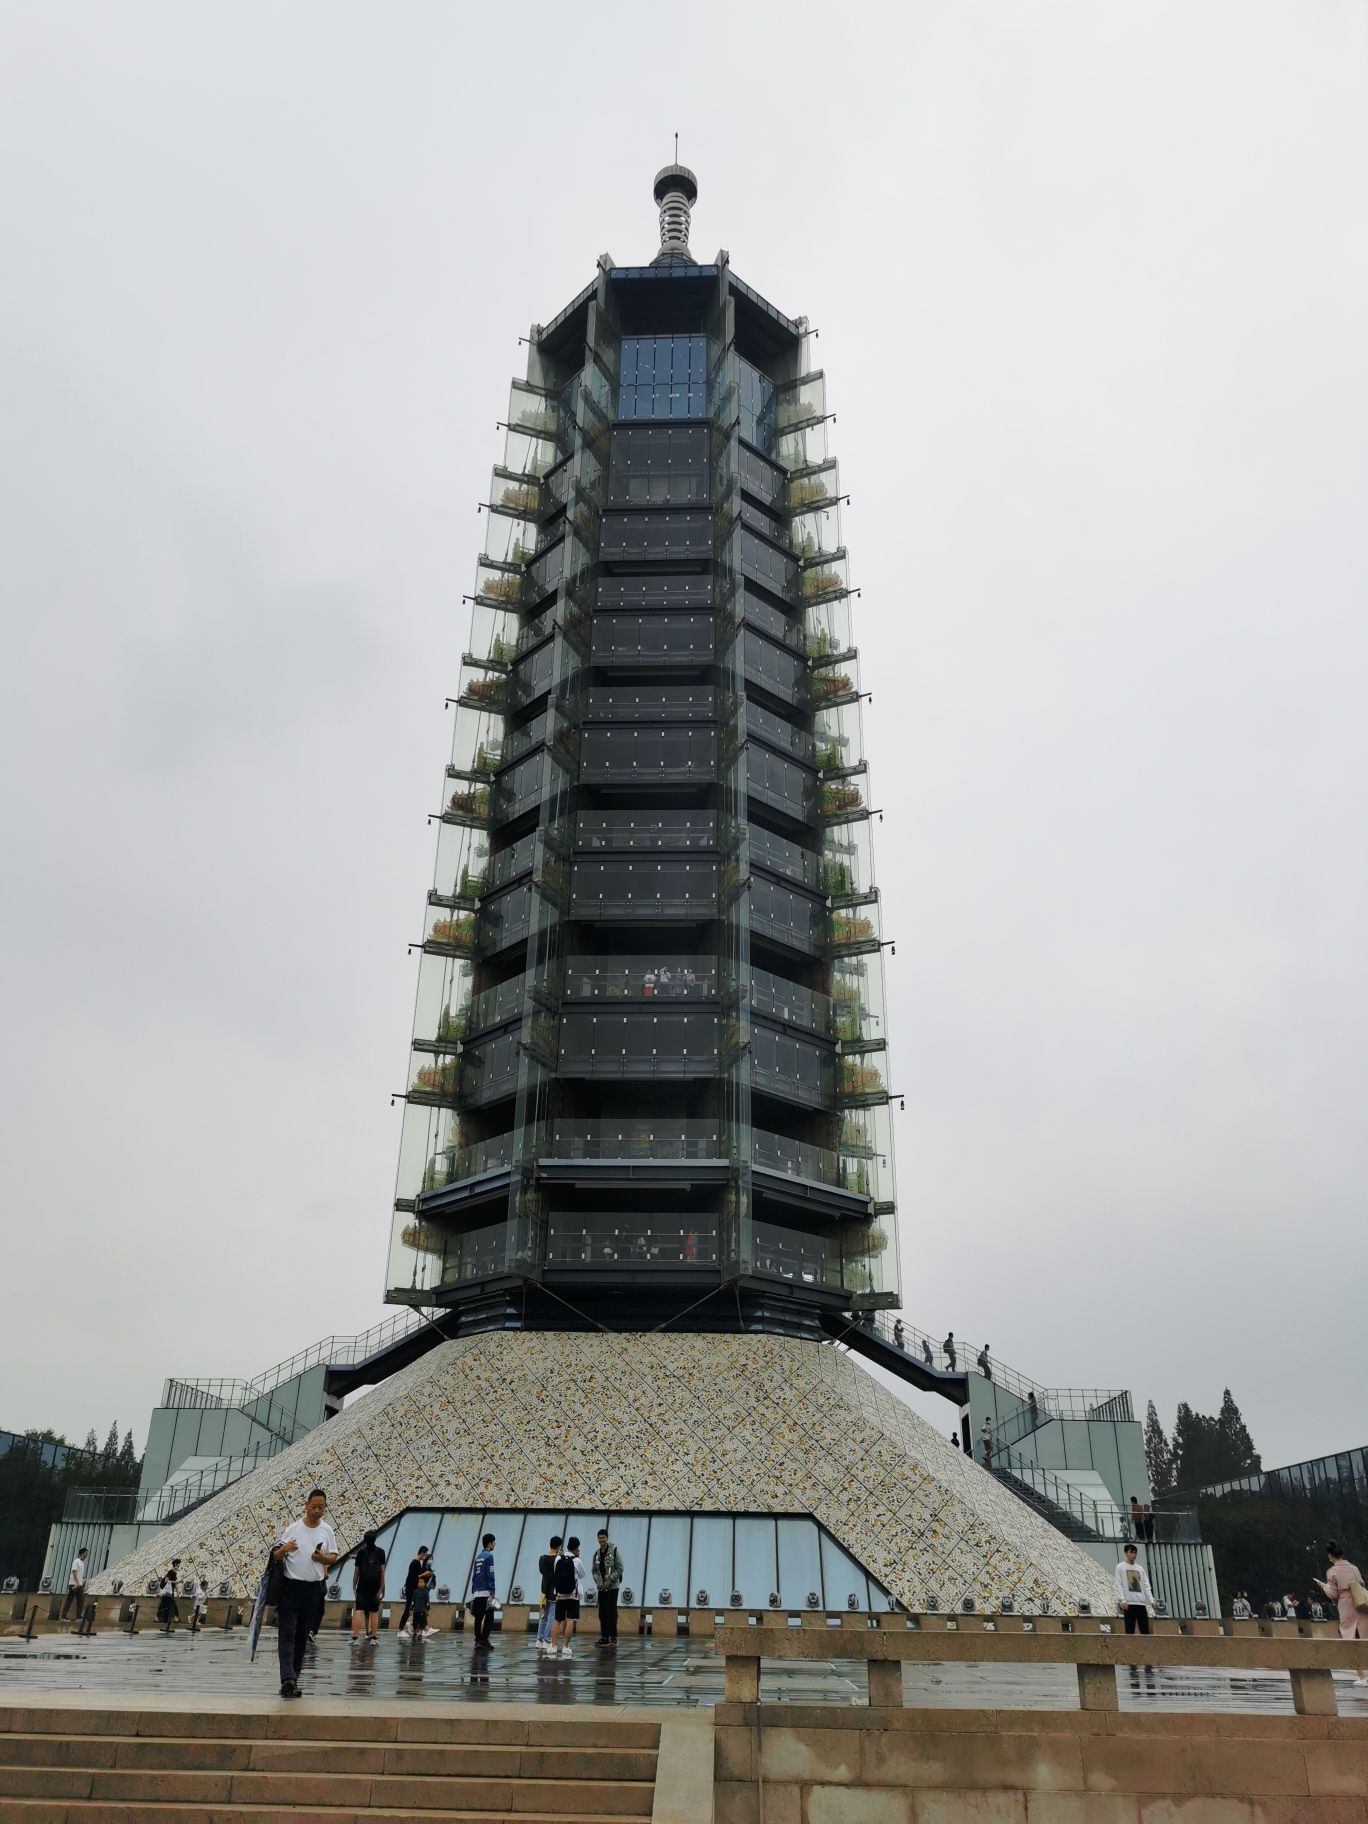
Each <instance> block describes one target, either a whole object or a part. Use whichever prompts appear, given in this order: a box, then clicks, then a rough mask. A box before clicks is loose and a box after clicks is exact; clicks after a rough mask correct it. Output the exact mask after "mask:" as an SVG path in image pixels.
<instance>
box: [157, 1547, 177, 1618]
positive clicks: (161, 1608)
mask: <svg viewBox="0 0 1368 1824" xmlns="http://www.w3.org/2000/svg"><path fill="white" fill-rule="evenodd" d="M179 1588H180V1559H179V1558H173V1559H172V1560H171V1562H170V1564H169V1565H168V1566H167V1567H166V1569H165V1570H164V1571H163V1572H162V1580H161V1590H160V1592H159V1594H160V1597H161V1600H160V1602H158V1604H157V1620H158V1621H159V1622H160V1624H161V1625H162V1627H164V1628H170V1627H173V1626H174V1625H175V1623H176V1622H178V1621H179V1620H180V1604H179V1603H178V1602H177V1600H176V1591H177V1590H178V1589H179Z"/></svg>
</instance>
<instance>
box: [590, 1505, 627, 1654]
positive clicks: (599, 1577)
mask: <svg viewBox="0 0 1368 1824" xmlns="http://www.w3.org/2000/svg"><path fill="white" fill-rule="evenodd" d="M591 1575H592V1577H593V1580H594V1587H595V1588H596V1589H597V1590H598V1619H599V1642H598V1644H599V1645H600V1646H601V1647H615V1646H616V1645H617V1621H618V1617H617V1610H618V1591H619V1590H620V1589H621V1588H622V1553H621V1552H620V1551H619V1550H618V1548H617V1547H616V1546H615V1545H613V1544H612V1543H611V1542H610V1540H609V1538H608V1528H607V1527H606V1526H601V1527H600V1528H599V1533H598V1550H597V1551H596V1552H595V1553H594V1562H593V1567H592V1571H591Z"/></svg>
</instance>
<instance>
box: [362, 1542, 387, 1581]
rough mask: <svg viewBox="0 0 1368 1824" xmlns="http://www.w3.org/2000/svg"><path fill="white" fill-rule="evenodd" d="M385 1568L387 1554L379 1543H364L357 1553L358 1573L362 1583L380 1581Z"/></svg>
mask: <svg viewBox="0 0 1368 1824" xmlns="http://www.w3.org/2000/svg"><path fill="white" fill-rule="evenodd" d="M384 1568H385V1554H384V1553H383V1552H382V1551H381V1549H380V1547H379V1546H378V1545H363V1546H361V1547H360V1548H359V1549H358V1551H357V1554H356V1574H357V1576H358V1577H359V1578H360V1579H361V1581H362V1583H378V1582H379V1581H380V1573H381V1571H383V1570H384Z"/></svg>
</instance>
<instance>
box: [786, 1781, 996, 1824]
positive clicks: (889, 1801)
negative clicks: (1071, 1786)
mask: <svg viewBox="0 0 1368 1824" xmlns="http://www.w3.org/2000/svg"><path fill="white" fill-rule="evenodd" d="M922 1796H930V1795H922ZM912 1800H913V1795H912V1794H911V1793H910V1792H856V1791H854V1790H852V1789H851V1788H850V1787H849V1786H814V1787H812V1788H811V1790H810V1791H807V1792H804V1794H803V1812H802V1819H803V1824H914V1820H915V1818H916V1817H917V1815H918V1814H916V1813H914V1811H913V1809H912ZM966 1815H970V1814H966ZM1025 1816H1026V1814H1025V1812H1024V1811H1017V1812H1014V1813H1012V1814H1010V1819H1009V1816H1008V1814H1007V1813H1004V1814H1003V1816H1002V1820H1001V1824H1024V1820H1025ZM765 1824H769V1819H768V1817H766V1819H765ZM931 1824H960V1815H959V1814H958V1813H953V1814H952V1813H949V1812H946V1813H944V1814H942V1815H940V1816H938V1817H935V1818H933V1819H932V1820H931ZM993 1824H998V1820H997V1819H994V1820H993Z"/></svg>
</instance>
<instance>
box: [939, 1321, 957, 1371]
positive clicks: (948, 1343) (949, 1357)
mask: <svg viewBox="0 0 1368 1824" xmlns="http://www.w3.org/2000/svg"><path fill="white" fill-rule="evenodd" d="M941 1348H942V1349H944V1351H945V1359H946V1362H947V1363H948V1364H949V1366H950V1368H951V1370H953V1369H955V1368H956V1367H957V1366H958V1362H957V1359H956V1356H955V1333H954V1331H953V1330H952V1331H950V1333H949V1334H948V1335H947V1337H946V1339H945V1341H944V1342H943V1343H942V1344H941Z"/></svg>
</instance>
